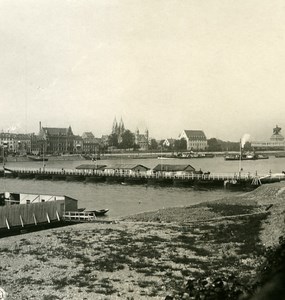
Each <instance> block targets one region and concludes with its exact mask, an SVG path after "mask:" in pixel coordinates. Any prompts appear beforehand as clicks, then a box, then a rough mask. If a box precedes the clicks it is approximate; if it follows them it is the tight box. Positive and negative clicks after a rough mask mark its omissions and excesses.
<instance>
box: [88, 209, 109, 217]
mask: <svg viewBox="0 0 285 300" xmlns="http://www.w3.org/2000/svg"><path fill="white" fill-rule="evenodd" d="M108 211H109V209H107V208H103V209H94V210H89V209H88V210H84V212H93V213H94V214H95V216H96V217H102V216H104V215H105V214H106V213H107V212H108Z"/></svg>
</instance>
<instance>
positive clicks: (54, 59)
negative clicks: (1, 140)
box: [0, 0, 285, 141]
mask: <svg viewBox="0 0 285 300" xmlns="http://www.w3.org/2000/svg"><path fill="white" fill-rule="evenodd" d="M0 8H1V9H0V25H1V31H2V34H1V37H0V54H1V58H2V59H1V62H0V65H1V68H0V82H1V85H0V97H1V112H0V118H1V124H2V128H1V129H3V130H4V131H5V130H8V129H10V131H11V130H12V129H13V128H14V129H16V130H18V131H19V132H23V133H29V132H34V131H37V130H36V128H37V124H38V120H41V121H42V124H43V126H46V127H66V126H69V125H71V126H72V128H73V129H74V131H75V132H76V133H78V134H82V133H83V132H84V131H86V130H88V131H92V132H93V133H94V134H95V136H100V135H102V134H108V133H109V132H110V128H111V126H112V121H113V119H114V116H117V117H118V118H120V117H122V118H123V120H124V122H125V124H126V127H127V128H129V129H130V130H132V131H135V130H136V128H139V129H140V130H144V129H145V128H148V129H149V131H150V135H151V136H153V137H154V138H157V139H164V138H171V137H172V138H175V137H177V136H178V134H179V133H180V132H181V131H182V130H184V129H186V130H187V129H194V130H196V129H201V130H203V131H204V132H205V133H206V135H207V137H208V138H211V137H216V138H218V139H222V140H230V141H237V140H239V139H240V138H241V137H242V136H243V135H244V134H250V136H251V137H252V139H253V140H264V139H267V138H268V137H269V136H270V134H271V133H272V128H273V127H274V126H275V124H278V125H279V126H280V127H281V128H284V126H285V121H284V120H283V119H284V117H283V107H284V104H283V98H284V97H285V85H284V82H283V77H284V76H283V75H284V72H285V57H284V51H283V48H284V47H285V24H284V21H283V20H284V16H283V4H282V3H281V2H280V1H277V0H272V1H271V0H264V1H262V3H261V2H260V1H257V0H250V1H247V2H246V3H244V2H240V3H237V2H236V1H233V0H230V1H228V0H213V1H212V2H211V3H208V2H207V1H178V0H173V1H167V2H165V1H163V0H158V1H149V0H147V1H130V0H122V1H115V0H114V1H110V2H105V1H100V0H93V1H89V0H87V1H84V2H80V3H79V2H78V1H75V0H63V1H60V2H55V1H48V0H41V1H36V0H28V1H16V0H4V1H1V4H0Z"/></svg>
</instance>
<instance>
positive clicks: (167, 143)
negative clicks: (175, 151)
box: [162, 138, 176, 148]
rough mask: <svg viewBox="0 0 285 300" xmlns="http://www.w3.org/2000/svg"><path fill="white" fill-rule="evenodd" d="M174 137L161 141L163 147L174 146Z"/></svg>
mask: <svg viewBox="0 0 285 300" xmlns="http://www.w3.org/2000/svg"><path fill="white" fill-rule="evenodd" d="M175 141H176V140H175V139H172V138H171V139H165V140H164V141H163V143H162V146H163V147H167V148H174V146H175Z"/></svg>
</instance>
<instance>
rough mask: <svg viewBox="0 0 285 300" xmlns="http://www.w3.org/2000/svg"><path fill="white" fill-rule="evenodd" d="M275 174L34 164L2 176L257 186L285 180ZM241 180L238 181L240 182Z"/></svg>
mask: <svg viewBox="0 0 285 300" xmlns="http://www.w3.org/2000/svg"><path fill="white" fill-rule="evenodd" d="M282 175H283V176H282ZM282 175H280V176H279V177H278V176H274V177H271V176H270V175H268V174H262V175H257V174H249V173H247V174H244V173H240V174H237V173H210V174H208V173H205V174H197V173H194V172H193V173H188V174H177V173H175V172H156V173H152V172H137V173H129V172H123V171H119V172H118V171H116V172H115V171H114V172H108V173H107V172H104V171H102V170H92V171H86V170H77V169H65V170H63V169H48V168H47V169H45V170H43V169H33V168H9V169H8V168H5V173H4V172H3V170H2V172H1V173H0V176H2V177H3V176H4V177H7V178H20V179H36V180H54V181H56V180H65V181H81V182H93V183H96V182H106V183H110V184H111V183H119V184H144V185H159V186H177V187H178V186H182V187H192V186H196V187H201V188H208V187H209V188H211V187H229V186H230V185H231V186H232V185H233V186H236V187H237V186H238V185H239V186H241V187H251V188H255V187H257V186H259V185H261V184H262V183H271V182H276V181H280V180H284V174H282ZM236 183H238V185H237V184H236Z"/></svg>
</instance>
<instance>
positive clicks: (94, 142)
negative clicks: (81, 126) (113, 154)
mask: <svg viewBox="0 0 285 300" xmlns="http://www.w3.org/2000/svg"><path fill="white" fill-rule="evenodd" d="M82 141H83V146H82V147H83V152H84V153H86V154H95V153H96V154H97V153H99V151H100V143H101V139H98V138H95V136H94V134H93V133H92V132H90V131H89V132H84V133H83V134H82Z"/></svg>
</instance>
